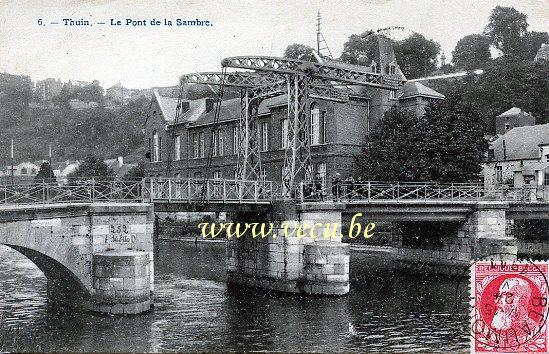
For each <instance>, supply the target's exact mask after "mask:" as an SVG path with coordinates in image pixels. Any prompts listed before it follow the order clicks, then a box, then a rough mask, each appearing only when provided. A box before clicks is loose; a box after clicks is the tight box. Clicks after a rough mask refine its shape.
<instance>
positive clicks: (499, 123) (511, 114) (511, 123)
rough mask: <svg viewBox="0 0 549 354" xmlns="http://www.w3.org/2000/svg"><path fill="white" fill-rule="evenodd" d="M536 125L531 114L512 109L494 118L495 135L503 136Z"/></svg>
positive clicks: (515, 108)
mask: <svg viewBox="0 0 549 354" xmlns="http://www.w3.org/2000/svg"><path fill="white" fill-rule="evenodd" d="M534 124H536V119H535V118H534V117H533V116H532V114H530V113H527V112H525V111H523V110H522V109H520V108H518V107H513V108H511V109H509V110H507V111H505V112H503V113H502V114H500V115H499V116H497V117H496V134H498V135H503V134H505V133H507V132H508V131H509V130H511V129H513V128H517V127H524V126H529V125H534Z"/></svg>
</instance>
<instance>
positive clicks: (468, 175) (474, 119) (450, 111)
mask: <svg viewBox="0 0 549 354" xmlns="http://www.w3.org/2000/svg"><path fill="white" fill-rule="evenodd" d="M412 133H413V134H414V136H421V137H423V139H422V141H421V143H420V144H419V147H418V150H417V151H416V161H415V165H414V170H415V171H414V172H415V173H414V174H415V175H416V178H418V179H419V180H427V181H437V182H468V181H471V180H475V179H477V178H478V177H479V174H480V172H481V170H482V168H481V165H482V162H483V161H484V153H485V152H486V151H487V149H488V144H487V142H486V140H485V139H484V135H485V130H484V127H483V124H482V117H481V115H480V114H479V113H478V112H477V111H475V110H474V108H472V107H471V106H470V105H468V104H466V103H465V102H464V100H463V97H462V94H461V93H460V92H455V93H452V94H451V95H448V96H446V99H444V100H441V101H437V102H434V103H431V104H430V105H429V106H428V107H427V109H426V112H425V114H424V115H423V116H422V117H421V118H420V119H419V120H418V123H417V124H416V126H415V129H414V130H413V131H412Z"/></svg>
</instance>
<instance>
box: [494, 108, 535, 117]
mask: <svg viewBox="0 0 549 354" xmlns="http://www.w3.org/2000/svg"><path fill="white" fill-rule="evenodd" d="M524 114H527V115H530V113H527V112H525V111H523V110H522V109H520V108H518V107H513V108H511V109H508V110H506V111H505V112H503V113H502V114H500V115H499V116H498V117H514V116H518V115H524Z"/></svg>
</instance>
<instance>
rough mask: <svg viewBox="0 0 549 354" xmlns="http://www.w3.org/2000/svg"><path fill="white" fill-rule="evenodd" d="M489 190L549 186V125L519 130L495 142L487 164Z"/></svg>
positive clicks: (486, 183)
mask: <svg viewBox="0 0 549 354" xmlns="http://www.w3.org/2000/svg"><path fill="white" fill-rule="evenodd" d="M483 173H484V183H485V185H486V187H492V186H501V185H508V186H513V187H525V186H532V187H534V188H537V190H538V192H539V193H540V194H539V195H538V197H543V192H544V191H545V190H547V189H548V186H549V124H543V125H532V126H524V127H517V128H513V129H511V130H509V131H508V132H507V133H505V134H503V135H502V136H500V137H499V138H497V139H496V140H495V141H494V142H492V144H491V146H490V150H489V156H488V161H487V162H486V163H485V164H484V171H483Z"/></svg>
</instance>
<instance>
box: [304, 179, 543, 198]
mask: <svg viewBox="0 0 549 354" xmlns="http://www.w3.org/2000/svg"><path fill="white" fill-rule="evenodd" d="M539 191H540V190H539V188H536V187H535V186H533V187H532V186H525V187H516V188H514V187H506V186H494V187H492V188H485V186H484V185H482V184H477V183H431V182H425V183H417V182H394V183H391V182H377V181H369V182H364V183H357V182H354V183H349V182H342V183H339V184H332V185H331V186H330V187H329V188H328V187H326V186H321V187H320V188H318V186H317V185H315V183H314V182H310V183H302V184H301V186H300V193H299V198H300V199H301V200H302V201H319V200H337V201H353V200H355V201H359V200H360V201H376V200H394V201H399V200H450V201H460V200H473V201H474V200H501V201H533V200H536V198H537V199H540V192H539ZM542 194H543V193H542ZM546 194H548V193H547V192H546V193H545V194H544V197H547V195H546ZM542 198H543V197H542Z"/></svg>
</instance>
